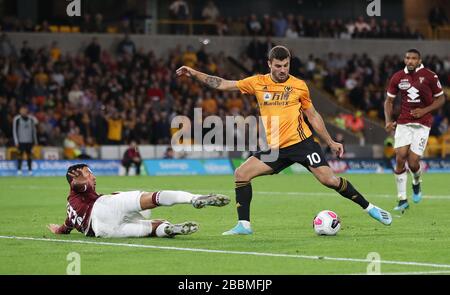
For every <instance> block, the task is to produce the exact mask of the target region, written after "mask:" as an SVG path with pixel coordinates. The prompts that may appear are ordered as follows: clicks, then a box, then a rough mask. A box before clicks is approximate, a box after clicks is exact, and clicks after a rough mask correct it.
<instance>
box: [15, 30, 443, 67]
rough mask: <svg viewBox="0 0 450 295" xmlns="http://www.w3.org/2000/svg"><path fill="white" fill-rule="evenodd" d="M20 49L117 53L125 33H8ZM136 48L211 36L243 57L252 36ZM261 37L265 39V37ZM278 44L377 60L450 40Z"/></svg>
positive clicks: (214, 48) (141, 38)
mask: <svg viewBox="0 0 450 295" xmlns="http://www.w3.org/2000/svg"><path fill="white" fill-rule="evenodd" d="M8 36H9V37H10V39H11V41H12V43H13V44H14V45H15V47H16V49H17V50H19V49H20V48H21V47H22V42H23V41H24V40H28V41H29V43H30V46H32V47H34V46H49V45H50V44H51V42H52V41H57V42H58V44H59V46H60V48H61V50H62V51H63V52H70V53H72V54H76V53H78V52H80V50H82V49H83V48H85V47H86V46H87V45H88V44H89V42H90V41H91V39H92V37H94V36H95V37H97V38H98V40H99V42H100V44H101V46H102V48H103V49H107V50H110V51H112V52H116V49H117V44H118V43H119V42H120V40H121V39H122V38H123V35H122V34H76V33H8ZM130 37H131V39H132V40H133V41H134V42H135V44H136V48H140V47H142V48H144V49H145V50H153V51H154V52H155V54H156V55H158V56H161V55H163V54H166V53H167V52H168V51H169V50H171V49H173V48H174V47H175V46H176V45H178V44H180V45H181V46H182V47H183V48H185V47H186V46H187V45H192V46H194V48H197V49H198V48H199V47H200V46H201V44H202V42H203V41H204V40H205V39H209V41H210V42H209V44H208V51H210V52H220V51H224V52H225V53H226V54H227V55H232V56H239V54H240V53H241V52H243V51H244V50H245V48H246V47H247V45H248V44H249V42H250V40H251V37H232V36H226V37H224V36H222V37H220V36H180V35H177V36H173V35H130ZM261 40H265V39H264V38H261ZM272 41H273V42H275V43H276V44H284V45H286V46H288V47H289V48H290V49H291V50H292V51H293V53H294V54H295V55H297V56H299V57H300V58H302V59H306V58H307V57H308V55H309V54H314V55H315V56H322V55H325V54H327V53H328V52H341V53H343V54H348V55H350V54H353V53H368V54H369V55H370V57H371V58H373V59H375V61H377V60H378V59H379V58H380V57H382V56H383V55H386V54H403V52H404V51H405V50H407V49H409V48H418V49H419V50H420V51H421V52H422V54H423V55H428V54H430V55H437V56H447V55H448V53H449V48H450V41H435V40H387V39H377V40H373V39H351V40H342V39H331V38H298V39H289V38H273V39H272Z"/></svg>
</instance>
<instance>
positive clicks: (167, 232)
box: [48, 164, 230, 238]
mask: <svg viewBox="0 0 450 295" xmlns="http://www.w3.org/2000/svg"><path fill="white" fill-rule="evenodd" d="M66 178H67V181H68V182H69V185H70V194H69V197H68V198H67V201H68V204H67V218H66V221H65V222H64V224H63V225H58V224H49V225H48V229H49V230H50V231H51V232H52V233H54V234H69V233H70V232H71V231H72V229H74V228H75V229H77V230H78V231H79V232H81V233H83V234H85V235H86V236H90V237H103V238H131V237H148V236H157V237H172V236H175V235H180V234H182V235H185V234H191V233H194V232H196V231H197V230H198V224H197V223H196V222H191V221H188V222H184V223H180V224H172V223H169V222H168V221H166V220H149V219H148V218H149V217H150V209H153V208H155V207H157V206H172V205H174V204H192V206H194V207H195V208H203V207H205V206H218V207H221V206H224V205H226V204H228V203H229V202H230V199H229V198H228V197H226V196H223V195H218V194H210V195H195V194H191V193H188V192H184V191H158V192H144V191H127V192H116V193H112V194H110V195H99V194H98V193H97V192H96V191H95V185H96V181H95V179H96V178H95V176H94V174H93V173H92V171H91V169H89V167H88V165H86V164H77V165H73V166H70V167H69V168H68V169H67V174H66Z"/></svg>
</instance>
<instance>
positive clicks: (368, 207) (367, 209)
mask: <svg viewBox="0 0 450 295" xmlns="http://www.w3.org/2000/svg"><path fill="white" fill-rule="evenodd" d="M373 207H375V206H374V205H372V203H369V206H367V208H366V209H364V210H366V211H367V212H369V211H370V209H372V208H373Z"/></svg>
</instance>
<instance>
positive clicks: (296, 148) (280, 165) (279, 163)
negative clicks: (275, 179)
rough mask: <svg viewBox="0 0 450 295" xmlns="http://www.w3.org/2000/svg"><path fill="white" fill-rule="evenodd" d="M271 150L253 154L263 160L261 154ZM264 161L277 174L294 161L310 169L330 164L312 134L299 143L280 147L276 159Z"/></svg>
mask: <svg viewBox="0 0 450 295" xmlns="http://www.w3.org/2000/svg"><path fill="white" fill-rule="evenodd" d="M270 152H271V151H270V150H269V151H262V152H256V153H254V154H253V156H255V157H256V158H258V159H259V160H261V155H264V154H269V153H270ZM261 161H263V160H261ZM263 162H264V163H265V164H267V165H269V166H270V168H272V169H273V173H272V174H277V173H279V172H280V171H282V170H283V169H285V168H287V167H289V166H291V165H292V164H294V163H299V164H302V165H303V166H304V167H305V168H306V169H308V170H309V168H310V167H313V168H317V167H320V166H329V165H328V162H327V160H326V158H325V154H324V153H323V151H322V148H321V147H320V145H319V144H318V143H317V142H315V141H314V139H313V137H312V136H310V137H308V138H307V139H305V140H303V141H301V142H299V143H296V144H293V145H291V146H288V147H285V148H282V149H280V151H279V155H278V159H277V160H276V161H274V162H266V161H263Z"/></svg>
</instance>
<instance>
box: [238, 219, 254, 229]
mask: <svg viewBox="0 0 450 295" xmlns="http://www.w3.org/2000/svg"><path fill="white" fill-rule="evenodd" d="M239 223H240V224H242V225H243V226H244V227H245V228H251V226H250V221H248V220H239Z"/></svg>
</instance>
